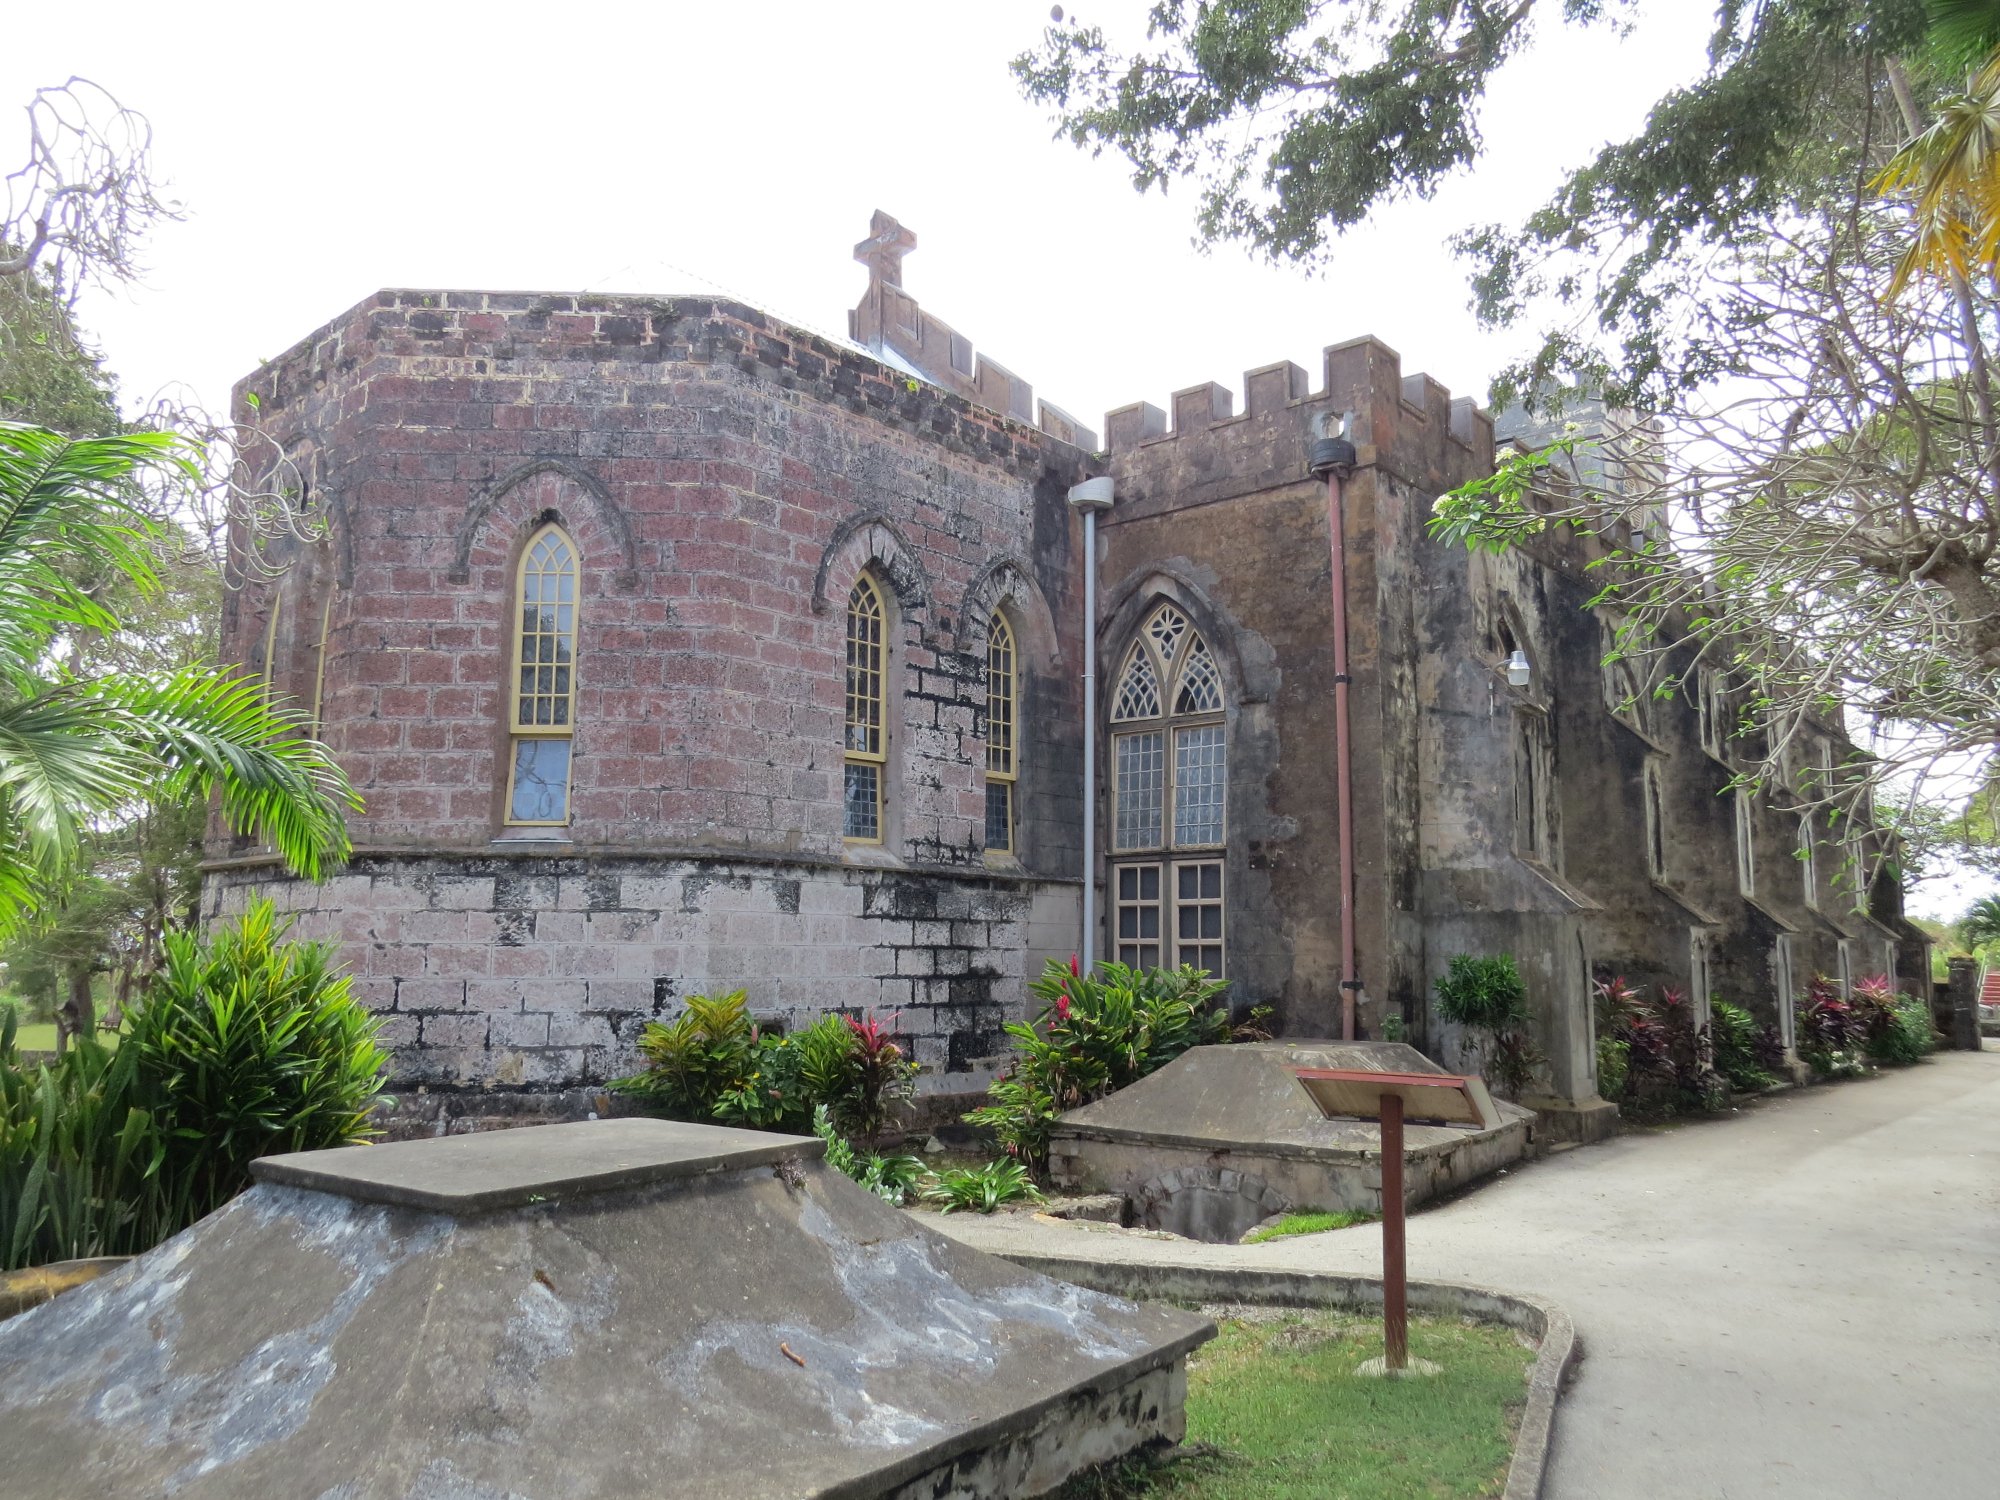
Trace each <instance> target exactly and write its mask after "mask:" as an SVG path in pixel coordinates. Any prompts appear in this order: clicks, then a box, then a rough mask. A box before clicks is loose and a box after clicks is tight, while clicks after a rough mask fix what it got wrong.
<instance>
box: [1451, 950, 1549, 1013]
mask: <svg viewBox="0 0 2000 1500" xmlns="http://www.w3.org/2000/svg"><path fill="white" fill-rule="evenodd" d="M1436 988H1437V1001H1438V1014H1439V1015H1441V1016H1443V1017H1444V1019H1445V1020H1447V1021H1450V1022H1452V1023H1453V1024H1454V1025H1458V1026H1469V1027H1472V1028H1474V1029H1476V1030H1479V1031H1503V1030H1505V1029H1506V1028H1508V1027H1510V1026H1519V1025H1521V1024H1522V1023H1523V1022H1525V1021H1526V1020H1527V1019H1528V986H1527V984H1526V983H1525V982H1524V981H1523V980H1522V978H1521V970H1520V967H1519V966H1518V965H1517V964H1516V963H1515V962H1514V956H1513V955H1512V954H1511V953H1502V954H1499V955H1498V956H1496V957H1493V958H1481V957H1479V956H1478V955H1476V954H1471V953H1460V954H1456V955H1454V956H1453V958H1452V960H1451V962H1450V963H1449V964H1447V965H1446V966H1445V971H1444V973H1443V975H1442V976H1440V977H1439V979H1438V982H1437V986H1436Z"/></svg>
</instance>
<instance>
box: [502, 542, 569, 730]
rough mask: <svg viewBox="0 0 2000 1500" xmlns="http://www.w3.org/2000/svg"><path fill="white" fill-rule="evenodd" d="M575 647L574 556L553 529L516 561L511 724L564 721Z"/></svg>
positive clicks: (543, 724)
mask: <svg viewBox="0 0 2000 1500" xmlns="http://www.w3.org/2000/svg"><path fill="white" fill-rule="evenodd" d="M575 650H576V554H575V553H574V552H572V551H571V550H570V546H569V542H568V540H567V539H566V538H565V537H564V536H563V534H562V533H561V532H559V531H556V530H555V529H553V528H550V529H549V530H546V531H543V532H542V533H541V534H540V535H539V536H537V537H536V538H535V539H534V541H532V542H531V543H529V545H528V551H527V554H526V556H524V557H523V558H522V559H521V638H520V679H519V683H518V688H519V692H518V696H517V698H516V700H515V706H514V707H515V718H514V722H515V724H516V726H517V727H520V728H523V729H526V728H531V727H532V728H541V727H554V726H558V725H567V724H568V723H569V712H570V691H571V686H572V684H571V680H570V677H571V674H570V668H571V663H572V660H573V658H574V655H575Z"/></svg>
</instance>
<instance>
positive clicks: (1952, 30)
mask: <svg viewBox="0 0 2000 1500" xmlns="http://www.w3.org/2000/svg"><path fill="white" fill-rule="evenodd" d="M1929 9H1930V22H1929V27H1928V30H1927V32H1926V36H1925V43H1926V47H1927V50H1928V57H1927V59H1926V60H1927V62H1928V64H1929V66H1930V68H1931V70H1932V71H1933V72H1934V73H1941V74H1944V75H1945V76H1956V77H1962V78H1964V79H1965V80H1966V82H1965V89H1964V92H1963V93H1959V94H1955V95H1952V96H1949V97H1947V98H1945V99H1944V100H1943V101H1942V102H1941V103H1940V104H1939V105H1938V107H1937V118H1936V119H1935V120H1933V121H1932V122H1931V124H1930V126H1929V128H1928V129H1925V130H1923V131H1920V132H1918V133H1917V134H1916V135H1915V136H1914V138H1913V139H1911V140H1910V141H1909V142H1908V143H1907V144H1905V145H1904V146H1903V148H1902V149H1901V150H1900V151H1898V152H1897V153H1896V154H1895V156H1894V157H1893V158H1891V160H1890V162H1889V164H1888V166H1886V167H1885V168H1883V169H1882V172H1881V173H1880V175H1878V176H1877V177H1876V178H1875V180H1874V182H1873V184H1872V186H1873V188H1874V189H1875V191H1876V192H1878V193H1884V194H1886V193H1906V194H1908V195H1909V197H1910V200H1911V201H1910V210H1911V215H1912V219H1913V224H1912V230H1913V233H1912V235H1911V239H1910V246H1909V249H1908V250H1906V251H1905V252H1904V254H1903V257H1902V259H1901V260H1900V261H1899V262H1898V263H1897V265H1896V271H1895V275H1894V277H1893V278H1892V279H1891V281H1890V284H1889V295H1890V296H1892V297H1893V296H1895V295H1897V294H1898V293H1900V292H1901V291H1902V289H1903V288H1904V286H1906V285H1907V284H1908V282H1909V280H1910V278H1911V277H1912V276H1914V275H1916V274H1918V273H1919V272H1928V273H1930V274H1933V275H1941V276H1942V275H1949V276H1958V277H1968V278H1969V277H1971V276H1974V275H1976V274H1979V273H1981V272H1987V273H1991V272H1992V271H1993V270H1994V269H1995V267H1996V265H1997V264H2000V0H1929ZM1894 77H1895V80H1896V84H1897V89H1898V99H1899V101H1900V103H1901V104H1902V107H1903V109H1904V111H1905V113H1906V114H1910V113H1911V112H1913V111H1914V109H1915V102H1914V100H1913V99H1912V98H1911V97H1910V94H1909V90H1908V87H1907V85H1906V84H1905V83H1903V81H1902V77H1901V75H1900V73H1897V74H1895V75H1894ZM1915 128H1916V122H1915V120H1914V118H1913V117H1912V123H1911V129H1912V130H1915Z"/></svg>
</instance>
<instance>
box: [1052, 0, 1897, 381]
mask: <svg viewBox="0 0 2000 1500" xmlns="http://www.w3.org/2000/svg"><path fill="white" fill-rule="evenodd" d="M1545 9H1547V8H1546V7H1538V6H1533V5H1517V4H1509V5H1493V6H1486V5H1479V6H1473V5H1443V4H1439V3H1436V0H1388V3H1385V4H1381V5H1370V6H1355V5H1328V4H1319V3H1310V0H1237V3H1231V4H1226V5H1225V4H1213V3H1209V0H1160V3H1158V4H1155V5H1153V6H1151V7H1150V8H1149V9H1148V11H1147V32H1146V36H1145V38H1144V40H1143V41H1140V40H1137V39H1134V40H1131V41H1129V42H1124V41H1121V40H1118V39H1114V38H1112V37H1109V36H1107V35H1106V33H1105V31H1104V30H1103V29H1102V28H1101V27H1098V26H1094V25H1090V24H1088V23H1086V22H1083V21H1080V20H1071V21H1067V22H1064V21H1058V22H1057V23H1056V24H1054V25H1052V26H1051V27H1050V28H1049V29H1048V30H1047V31H1046V32H1045V33H1044V36H1043V39H1042V42H1041V44H1040V46H1038V47H1037V48H1035V49H1034V50H1033V51H1030V52H1028V53H1026V54H1024V55H1022V56H1020V57H1018V58H1016V59H1015V61H1014V64H1013V67H1014V73H1015V76H1016V78H1017V80H1018V82H1019V83H1020V86H1021V88H1022V91H1023V93H1024V94H1025V95H1026V97H1027V98H1028V99H1029V100H1030V101H1031V102H1033V103H1037V104H1041V105H1045V106H1047V107H1048V108H1049V109H1051V110H1052V111H1053V113H1054V118H1055V123H1056V129H1057V134H1058V136H1059V137H1062V138H1066V139H1068V140H1070V141H1071V142H1072V143H1074V144H1075V145H1077V146H1079V147H1081V148H1083V149H1085V150H1087V151H1089V152H1091V153H1092V154H1093V155H1095V154H1098V153H1101V152H1104V151H1107V150H1108V151H1111V152H1113V153H1116V154H1117V155H1119V156H1122V157H1123V158H1124V159H1125V160H1126V161H1127V162H1128V163H1129V165H1130V168H1131V174H1132V180H1133V183H1134V185H1135V186H1136V187H1138V188H1139V189H1140V190H1142V191H1144V190H1146V189H1149V188H1153V187H1160V188H1163V189H1164V188H1166V187H1168V186H1169V185H1171V184H1173V183H1175V182H1176V181H1179V180H1183V179H1187V180H1191V181H1192V183H1193V185H1194V186H1195V188H1196V190H1197V198H1196V202H1197V205H1198V208H1197V219H1196V222H1197V226H1198V230H1199V233H1200V234H1201V236H1202V237H1203V238H1204V239H1205V240H1208V241H1210V242H1211V243H1212V242H1216V241H1223V240H1234V241H1239V242H1242V243H1244V244H1246V245H1247V246H1249V247H1251V248H1252V249H1253V250H1254V251H1256V252H1258V253H1261V254H1262V255H1265V256H1267V257H1269V258H1271V259H1274V260H1281V261H1284V260H1289V261H1298V262H1302V263H1305V264H1308V265H1312V264H1319V263H1323V262H1324V261H1325V260H1326V259H1327V257H1328V256H1330V255H1331V254H1332V253H1333V249H1334V246H1335V244H1336V243H1337V240H1338V237H1339V235H1340V234H1341V233H1342V232H1343V231H1345V230H1347V229H1349V228H1351V227H1353V226H1356V225H1359V224H1362V223H1365V222H1366V221H1367V220H1368V219H1369V218H1370V216H1371V215H1373V214H1374V213H1376V212H1377V211H1378V210H1379V209H1381V208H1382V207H1384V206H1385V205H1387V204H1390V203H1393V202H1395V201H1397V200H1399V199H1402V198H1404V197H1410V196H1417V197H1423V196H1428V195H1429V194H1430V193H1432V192H1434V191H1435V190H1436V189H1437V188H1438V186H1439V185H1441V184H1442V183H1443V182H1445V181H1446V180H1447V179H1448V178H1450V177H1451V176H1453V175H1454V174H1456V173H1458V172H1460V171H1462V170H1464V169H1466V168H1467V167H1469V166H1471V165H1473V164H1474V163H1476V162H1477V161H1478V160H1479V158H1480V156H1481V154H1482V150H1483V145H1484V143H1483V141H1482V138H1481V135H1480V130H1479V107H1480V104H1481V102H1482V100H1483V98H1484V95H1485V92H1486V89H1487V87H1488V84H1489V83H1490V81H1491V80H1492V79H1493V77H1494V76H1495V74H1496V73H1497V72H1498V71H1499V70H1500V69H1501V68H1502V67H1503V66H1504V65H1505V64H1506V63H1507V62H1508V60H1509V59H1511V58H1513V57H1515V56H1517V55H1519V54H1520V53H1522V52H1523V51H1525V50H1526V49H1528V48H1529V47H1531V46H1532V45H1533V43H1534V40H1535V37H1536V35H1537V32H1536V30H1535V28H1536V26H1537V25H1538V24H1539V25H1541V26H1543V27H1546V26H1548V25H1550V24H1552V23H1551V22H1550V21H1548V20H1545V19H1544V14H1543V13H1544V10H1545ZM1717 14H1718V24H1717V27H1716V31H1715V35H1714V39H1713V42H1712V44H1711V47H1710V52H1709V65H1708V67H1707V69H1706V70H1705V71H1704V73H1703V74H1702V76H1701V77H1699V78H1697V79H1696V80H1694V81H1693V82H1691V83H1689V84H1688V85H1686V86H1684V87H1680V88H1676V89H1673V90H1670V91H1668V92H1667V93H1666V94H1665V95H1663V96H1662V97H1661V98H1660V99H1658V100H1657V101H1655V102H1654V104H1653V106H1652V108H1651V110H1650V111H1649V112H1648V114H1647V117H1646V122H1645V125H1644V126H1643V127H1642V128H1641V129H1640V130H1639V132H1638V133H1637V134H1635V135H1633V136H1631V137H1630V138H1628V139H1625V140H1621V141H1614V142H1610V143H1608V144H1606V145H1604V146H1603V147H1602V148H1601V149H1600V150H1599V151H1598V152H1597V153H1596V155H1595V156H1594V157H1592V158H1591V159H1590V160H1589V161H1588V162H1586V163H1585V164H1584V165H1582V166H1580V167H1577V168H1575V169H1573V170H1571V171H1570V172H1569V173H1568V175H1567V176H1566V177H1565V178H1564V179H1563V181H1562V182H1561V184H1560V185H1559V186H1558V187H1557V189H1556V191H1555V193H1554V194H1553V195H1552V197H1551V198H1550V199H1549V200H1548V201H1547V202H1545V203H1544V204H1542V205H1541V206H1539V207H1537V208H1535V209H1533V210H1532V211H1531V212H1529V213H1528V214H1526V216H1525V217H1524V219H1523V220H1522V221H1521V222H1520V223H1518V224H1516V225H1513V226H1511V227H1509V226H1501V225H1492V226H1488V227H1484V228H1478V229H1474V230H1471V231H1469V232H1467V233H1465V234H1463V235H1462V236H1460V237H1459V239H1458V240H1457V242H1456V248H1457V249H1458V250H1459V252H1460V253H1461V254H1462V255H1464V256H1465V257H1466V258H1467V260H1468V261H1469V262H1470V266H1471V270H1472V283H1473V292H1474V299H1475V306H1476V308H1477V309H1478V311H1479V313H1480V316H1481V318H1482V319H1483V320H1484V321H1486V322H1488V323H1494V324H1505V323H1509V322H1512V321H1514V320H1516V319H1518V318H1520V317H1521V316H1522V315H1523V313H1524V311H1525V310H1526V309H1527V308H1528V307H1530V306H1531V305H1537V304H1538V302H1539V301H1540V300H1541V299H1547V300H1549V301H1552V302H1553V303H1554V304H1555V305H1556V307H1557V309H1558V313H1557V316H1556V318H1555V320H1554V326H1553V327H1551V328H1550V329H1549V330H1548V331H1547V332H1546V333H1544V335H1543V337H1542V342H1541V346H1540V348H1539V349H1538V350H1536V351H1535V353H1534V354H1533V355H1532V356H1531V357H1530V358H1529V359H1527V360H1526V361H1524V362H1523V363H1522V365H1521V366H1519V367H1517V368H1516V369H1515V370H1512V371H1509V372H1508V373H1507V375H1506V376H1504V377H1503V379H1502V380H1501V381H1500V382H1499V383H1498V387H1497V388H1496V391H1495V393H1494V400H1495V402H1496V404H1504V402H1505V401H1506V400H1507V399H1509V398H1510V397H1511V396H1512V395H1513V394H1515V393H1518V392H1522V391H1532V390H1535V389H1537V388H1539V387H1541V386H1542V385H1544V384H1545V383H1546V382H1548V381H1549V379H1550V377H1551V376H1554V375H1556V374H1558V373H1559V372H1560V373H1567V374H1570V375H1574V376H1577V377H1581V378H1584V379H1587V380H1589V381H1590V382H1591V383H1593V384H1595V385H1596V386H1598V387H1599V388H1600V389H1602V390H1603V392H1604V394H1605V395H1606V396H1607V397H1608V398H1609V399H1610V400H1611V401H1612V403H1613V404H1614V405H1618V406H1631V407H1638V408H1641V409H1650V410H1661V409H1664V408H1666V407H1667V406H1669V405H1671V404H1672V402H1673V400H1674V398H1675V397H1676V396H1678V395H1679V394H1680V393H1682V392H1683V391H1686V390H1689V389H1692V388H1693V387H1694V386H1696V385H1697V384H1699V383H1701V382H1703V381H1704V380H1707V379H1708V378H1710V377H1712V376H1714V375H1717V374H1720V373H1725V372H1727V371H1728V370H1729V368H1730V363H1729V361H1730V356H1731V351H1730V349H1729V348H1728V347H1727V346H1726V344H1725V345H1717V344H1716V343H1713V342H1711V341H1708V340H1705V339H1701V338H1696V337H1690V336H1688V332H1687V322H1688V319H1687V317H1686V314H1687V312H1688V310H1689V309H1690V308H1691V307H1693V306H1695V305H1696V304H1698V302H1699V301H1700V299H1701V298H1702V297H1703V295H1704V294H1705V293H1706V292H1707V291H1708V290H1709V287H1710V283H1709V282H1708V281H1707V280H1706V279H1705V278H1704V276H1703V275H1702V272H1703V270H1704V269H1705V262H1706V261H1707V259H1708V258H1709V257H1710V256H1711V255H1712V254H1714V253H1715V252H1716V251H1717V250H1719V249H1724V248H1726V247H1733V246H1737V245H1740V244H1741V243H1743V242H1744V241H1745V240H1746V239H1749V238H1753V237H1754V236H1755V235H1756V233H1757V232H1758V231H1759V230H1760V229H1761V228H1763V227H1764V226H1766V225H1768V224H1771V223H1773V222H1776V221H1779V220H1782V219H1783V218H1785V217H1786V216H1787V215H1789V214H1792V213H1794V212H1796V211H1797V210H1799V209H1800V208H1801V207H1803V206H1807V205H1810V204H1812V203H1813V202H1815V201H1816V200H1817V199H1819V198H1820V197H1821V196H1823V195H1825V194H1827V193H1829V192H1838V191H1841V190H1851V189H1852V186H1853V184H1854V183H1855V182H1856V181H1858V180H1859V172H1858V169H1859V168H1860V167H1861V165H1862V163H1863V157H1864V155H1865V153H1866V151H1867V149H1868V146H1869V144H1870V142H1871V138H1872V139H1873V140H1874V141H1878V142H1879V139H1880V137H1881V135H1882V134H1883V133H1884V131H1885V126H1884V125H1883V123H1882V121H1881V119H1880V118H1879V115H1880V111H1881V99H1882V96H1883V92H1884V89H1883V64H1884V62H1885V60H1887V59H1891V58H1895V57H1898V56H1908V55H1911V54H1913V53H1915V52H1916V51H1918V49H1919V48H1920V47H1921V46H1922V45H1923V41H1924V37H1925V33H1926V27H1927V24H1928V20H1929V18H1928V16H1927V13H1926V9H1925V5H1924V3H1923V0H1770V3H1767V4H1758V5H1747V4H1742V3H1737V0H1730V3H1726V4H1722V5H1720V6H1719V7H1717ZM1549 15H1550V16H1559V17H1560V19H1561V20H1562V21H1564V22H1567V23H1569V24H1572V25H1578V26H1583V25H1591V24H1602V23H1604V22H1606V21H1607V20H1609V21H1611V23H1612V24H1620V25H1625V24H1629V25H1632V26H1635V27H1642V26H1643V25H1644V24H1645V21H1646V16H1645V13H1644V12H1642V11H1641V10H1640V9H1639V8H1638V7H1637V6H1636V5H1635V4H1634V3H1633V0H1570V3H1568V4H1565V5H1564V6H1562V7H1561V8H1560V10H1559V11H1549ZM1541 34H1543V35H1546V31H1544V32H1542V33H1541ZM1586 314H1587V315H1586Z"/></svg>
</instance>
